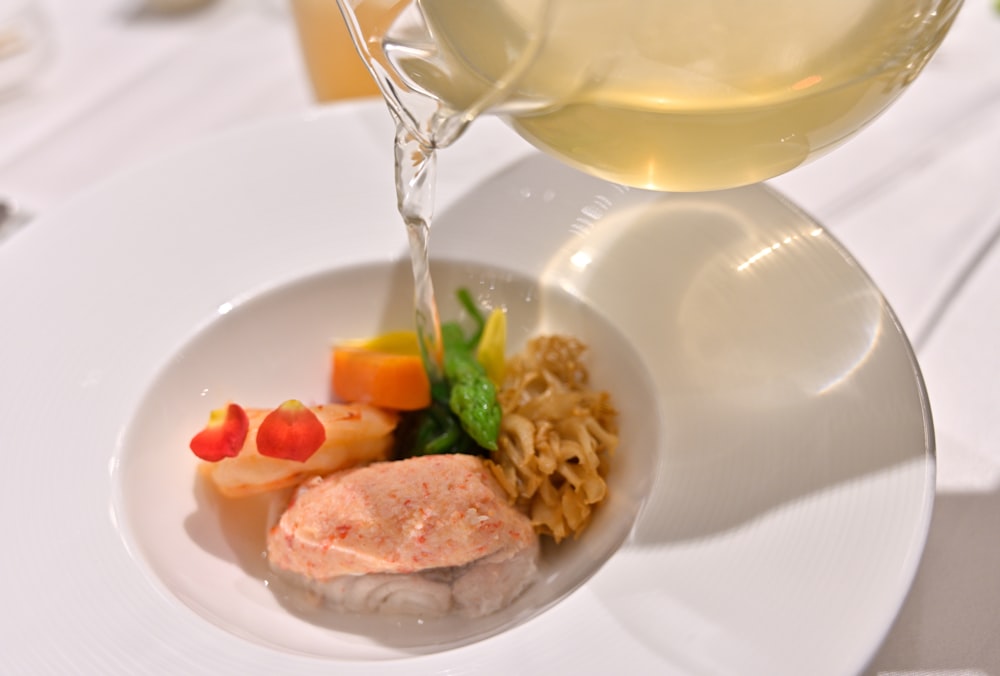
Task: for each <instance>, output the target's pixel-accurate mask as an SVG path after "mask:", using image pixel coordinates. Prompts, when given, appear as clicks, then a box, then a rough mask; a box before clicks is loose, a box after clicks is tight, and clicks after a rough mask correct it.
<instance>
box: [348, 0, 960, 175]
mask: <svg viewBox="0 0 1000 676" xmlns="http://www.w3.org/2000/svg"><path fill="white" fill-rule="evenodd" d="M338 2H339V3H340V6H341V10H342V12H343V13H344V16H345V18H346V20H347V22H348V25H349V27H350V28H351V31H352V36H353V39H354V41H355V44H356V46H357V47H358V49H359V51H360V52H361V55H362V57H363V58H364V60H365V61H366V62H367V64H368V66H369V68H370V70H371V72H372V74H373V76H374V77H375V79H376V81H377V82H378V84H379V87H380V89H381V91H382V93H383V95H384V96H385V98H386V100H387V102H388V103H389V105H390V108H391V109H392V111H393V113H394V115H395V116H396V117H397V119H398V121H401V122H402V123H403V124H404V125H405V127H406V128H407V129H408V130H409V132H410V133H411V134H413V135H415V136H416V137H417V138H419V139H420V140H421V142H422V143H423V144H424V145H425V146H426V147H429V148H436V147H443V146H446V145H448V144H450V143H451V142H452V141H454V140H455V139H456V138H457V137H458V136H459V135H460V134H461V133H462V130H463V129H465V127H466V125H468V124H469V123H470V122H471V121H472V120H474V119H475V118H476V117H477V116H479V115H481V114H485V113H488V114H496V115H499V116H502V117H503V118H504V119H505V120H507V121H508V122H509V124H510V125H511V126H512V127H513V128H514V129H515V130H516V131H517V132H518V133H519V134H520V135H521V136H523V137H524V138H526V139H527V140H528V141H530V142H531V143H533V144H534V145H536V146H538V147H539V148H541V149H542V150H544V151H545V152H547V153H550V154H552V155H554V156H556V157H558V158H560V159H562V160H564V161H566V162H568V163H570V164H572V165H574V166H576V167H578V168H581V169H583V170H585V171H588V172H590V173H593V174H596V175H598V176H601V177H603V178H606V179H609V180H612V181H615V182H619V183H625V184H628V185H632V186H637V187H643V188H653V189H661V190H683V191H693V190H709V189H717V188H727V187H735V186H738V185H745V184H749V183H755V182H758V181H761V180H764V179H767V178H770V177H773V176H776V175H778V174H781V173H783V172H785V171H788V170H789V169H792V168H794V167H796V166H798V165H800V164H802V163H803V162H805V161H807V160H809V159H812V158H814V157H816V156H818V155H820V154H822V153H824V152H826V151H828V150H830V149H831V148H833V147H835V146H837V145H838V144H839V143H841V142H842V141H844V140H845V139H846V138H848V137H849V136H851V135H852V134H853V133H855V132H856V131H858V130H859V129H860V128H862V127H863V126H864V125H865V124H867V123H868V122H870V121H871V120H872V119H874V118H875V117H876V116H877V115H878V114H879V113H880V112H882V111H883V110H884V109H885V108H886V107H887V106H888V105H889V104H890V103H891V102H892V101H893V100H894V99H895V98H896V97H897V96H898V95H899V94H900V92H901V91H902V90H903V89H904V88H905V87H906V86H907V85H908V84H909V83H910V82H911V81H912V80H913V79H914V77H916V75H917V74H918V73H919V72H920V70H921V68H922V67H923V66H924V64H925V63H926V61H927V60H928V58H929V57H930V56H931V55H932V53H933V52H934V50H935V49H936V48H937V46H938V44H939V43H940V41H941V39H942V38H943V37H944V35H945V33H946V32H947V29H948V27H949V26H950V25H951V23H952V20H953V19H954V17H955V14H956V12H957V10H958V8H959V6H960V4H961V0H837V1H835V2H831V1H830V0H822V1H819V0H338Z"/></svg>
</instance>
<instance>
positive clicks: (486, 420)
mask: <svg viewBox="0 0 1000 676" xmlns="http://www.w3.org/2000/svg"><path fill="white" fill-rule="evenodd" d="M480 332H481V330H480ZM476 341H477V342H478V338H477V339H476ZM441 343H442V346H443V347H444V377H445V381H446V382H447V383H448V384H449V385H450V386H451V391H450V393H449V395H448V406H449V408H451V411H452V413H454V414H455V415H456V416H458V420H459V422H460V423H461V425H462V429H463V430H465V432H466V433H467V434H468V435H469V436H470V437H472V438H473V440H474V441H475V442H476V443H477V444H479V445H480V446H482V447H483V448H486V449H489V450H491V451H495V450H496V447H497V436H499V434H500V404H499V403H497V391H496V388H495V387H494V386H493V382H492V381H491V380H490V379H489V377H487V375H486V370H485V369H483V367H482V365H481V364H480V363H479V362H478V361H476V357H475V353H474V352H473V349H474V348H475V342H473V343H472V345H471V346H470V344H469V341H466V339H465V336H464V334H463V333H462V327H460V326H459V325H458V324H455V323H448V324H444V325H442V326H441Z"/></svg>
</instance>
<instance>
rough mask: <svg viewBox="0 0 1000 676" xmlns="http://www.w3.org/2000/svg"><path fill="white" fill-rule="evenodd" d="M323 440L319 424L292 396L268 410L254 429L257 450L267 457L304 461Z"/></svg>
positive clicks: (321, 428)
mask: <svg viewBox="0 0 1000 676" xmlns="http://www.w3.org/2000/svg"><path fill="white" fill-rule="evenodd" d="M325 441H326V429H324V427H323V423H321V422H320V421H319V418H317V417H316V414H315V413H313V412H312V411H310V410H309V409H308V408H306V406H305V405H304V404H303V403H302V402H300V401H297V400H295V399H289V400H288V401H286V402H285V403H284V404H282V405H281V406H279V407H278V408H276V409H274V410H273V411H271V412H270V413H268V414H267V417H266V418H264V421H263V422H261V424H260V429H258V430H257V452H258V453H260V454H261V455H266V456H268V457H271V458H281V459H284V460H297V461H298V462H305V461H306V460H308V459H309V458H310V457H312V454H313V453H315V452H316V451H318V450H319V448H320V446H322V445H323V442H325Z"/></svg>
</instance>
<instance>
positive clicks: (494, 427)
mask: <svg viewBox="0 0 1000 676" xmlns="http://www.w3.org/2000/svg"><path fill="white" fill-rule="evenodd" d="M457 296H458V300H459V302H460V303H461V304H462V306H463V307H464V308H465V310H466V311H467V312H468V313H469V315H470V317H471V319H472V321H473V323H474V324H475V329H474V330H473V332H472V334H471V335H470V336H468V337H466V335H465V332H464V331H463V330H462V327H461V325H459V323H458V322H446V323H444V324H442V325H441V347H442V352H443V358H442V361H443V363H442V370H443V372H444V378H443V379H440V380H437V381H435V382H432V383H431V398H432V400H433V402H432V403H431V406H430V407H429V408H427V409H424V410H423V411H419V412H416V413H414V414H410V415H409V416H407V418H406V420H405V421H404V425H402V429H401V431H400V435H401V442H400V445H401V447H402V448H404V449H407V450H408V452H409V453H412V454H413V455H428V454H434V453H471V454H484V453H485V450H489V451H492V450H496V447H497V437H498V436H499V434H500V416H501V411H500V404H499V403H498V402H497V394H496V387H495V386H494V385H493V382H492V381H491V380H490V379H489V377H488V376H487V375H486V370H485V369H484V368H483V366H482V365H481V364H480V363H479V362H478V361H477V360H476V348H477V346H478V344H479V340H480V338H481V337H482V334H483V327H484V326H485V324H486V320H485V319H484V317H483V314H482V312H481V311H480V310H479V308H478V307H476V304H475V301H474V300H473V299H472V295H471V294H470V293H469V292H468V290H466V289H459V290H458V292H457ZM484 449H485V450H484Z"/></svg>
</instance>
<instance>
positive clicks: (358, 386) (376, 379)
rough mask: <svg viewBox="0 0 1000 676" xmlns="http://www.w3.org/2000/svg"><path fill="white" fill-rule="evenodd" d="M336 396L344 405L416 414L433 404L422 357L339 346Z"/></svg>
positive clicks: (335, 352) (336, 350)
mask: <svg viewBox="0 0 1000 676" xmlns="http://www.w3.org/2000/svg"><path fill="white" fill-rule="evenodd" d="M332 382H333V392H334V394H335V395H336V396H337V397H338V398H339V399H341V400H343V401H350V402H361V403H366V404H371V405H373V406H379V407H382V408H389V409H394V410H397V411H416V410H419V409H422V408H427V407H428V406H430V404H431V385H430V381H429V380H428V378H427V372H426V371H425V370H424V363H423V360H421V358H420V355H419V354H416V353H410V352H409V351H399V352H396V351H384V350H378V349H369V348H368V347H367V346H364V345H357V344H346V345H338V346H337V347H335V348H334V349H333V378H332Z"/></svg>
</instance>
